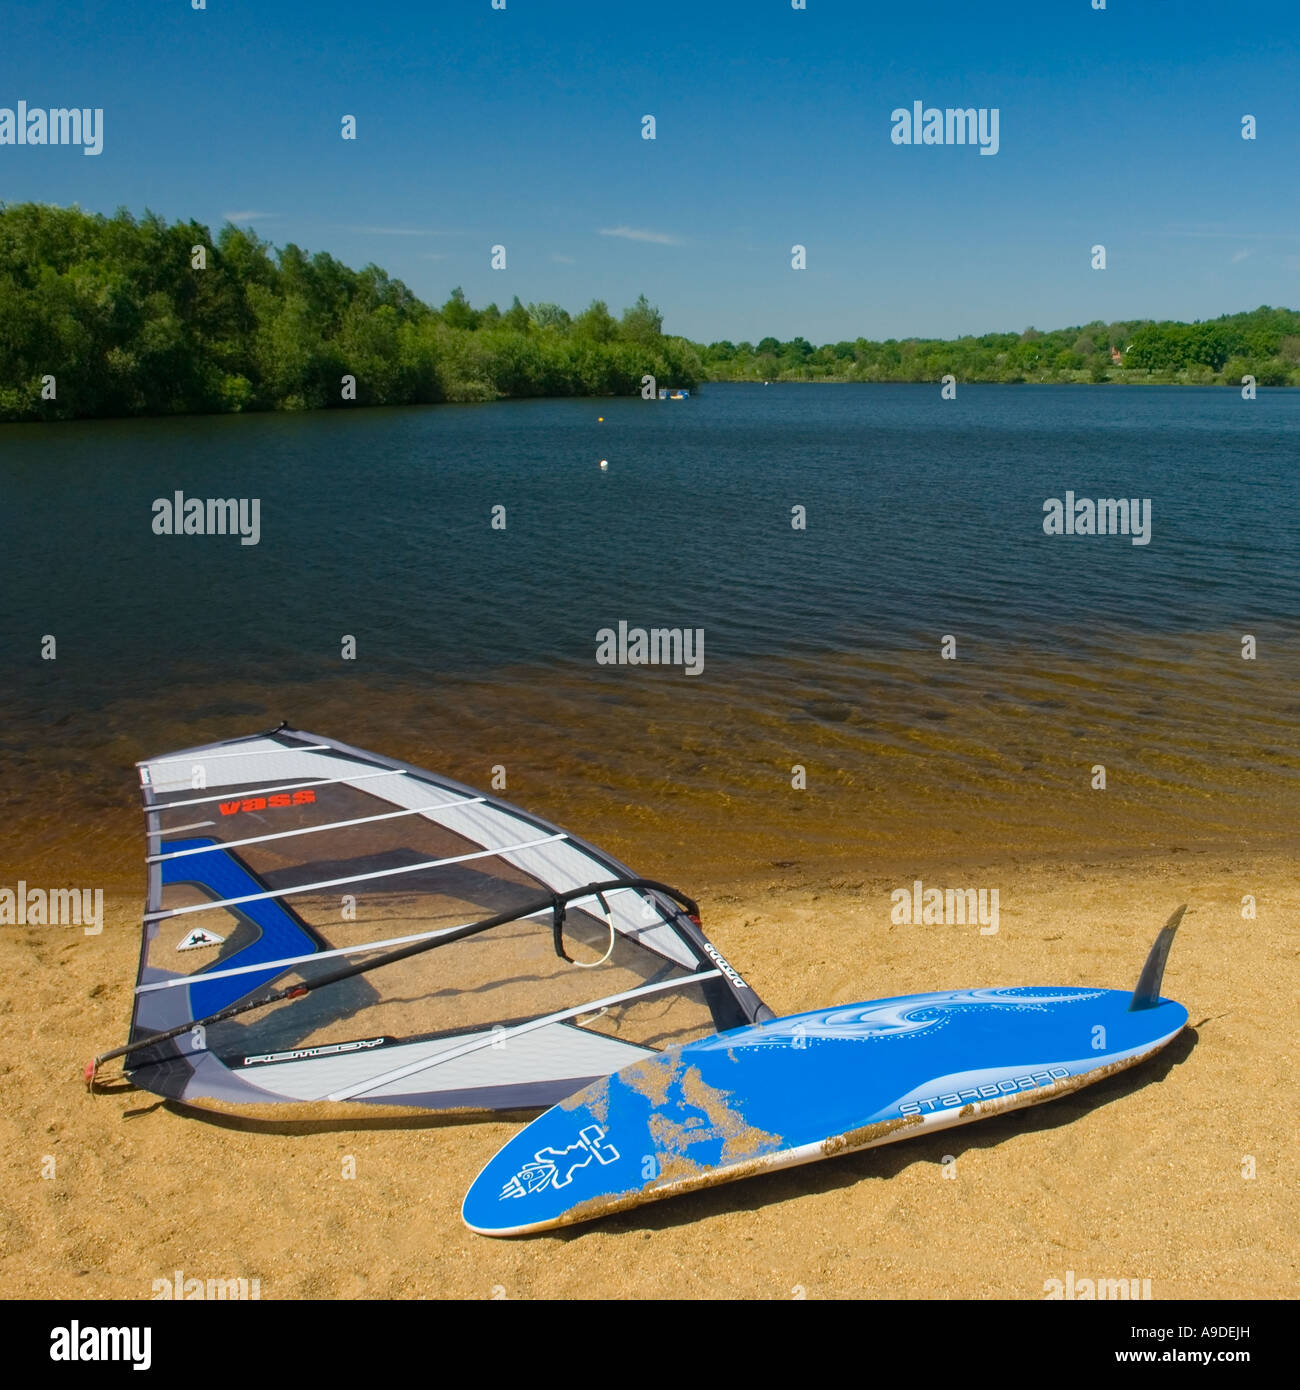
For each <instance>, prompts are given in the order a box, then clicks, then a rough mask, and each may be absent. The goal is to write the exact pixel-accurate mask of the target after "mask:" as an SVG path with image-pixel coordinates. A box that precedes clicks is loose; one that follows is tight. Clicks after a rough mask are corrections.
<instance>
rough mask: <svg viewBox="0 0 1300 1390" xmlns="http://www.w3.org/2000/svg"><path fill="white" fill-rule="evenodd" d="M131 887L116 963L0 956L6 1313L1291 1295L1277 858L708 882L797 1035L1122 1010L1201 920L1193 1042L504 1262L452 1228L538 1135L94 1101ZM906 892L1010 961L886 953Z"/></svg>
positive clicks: (1299, 1190)
mask: <svg viewBox="0 0 1300 1390" xmlns="http://www.w3.org/2000/svg"><path fill="white" fill-rule="evenodd" d="M539 809H542V808H539ZM611 848H615V849H616V850H622V849H626V846H623V845H619V846H611ZM927 856H928V857H927ZM879 862H880V861H877V864H878V863H879ZM634 863H635V864H636V865H637V867H638V868H639V869H641V871H643V872H661V871H663V870H664V868H665V865H664V864H663V863H656V862H655V859H654V857H653V856H650V857H648V856H647V855H646V854H645V853H644V852H641V853H637V854H636V856H635V858H634ZM29 877H30V878H34V877H35V876H34V875H29ZM134 877H135V875H134V874H132V875H130V876H128V877H126V878H123V877H122V874H121V873H120V872H119V873H117V874H116V875H114V876H112V877H111V878H109V879H108V880H106V881H107V885H108V892H107V901H106V918H107V921H106V926H105V929H104V931H103V933H102V934H101V935H99V936H84V935H83V934H81V933H80V932H78V931H77V930H76V929H75V928H17V927H5V928H3V929H0V1056H2V1057H3V1063H2V1064H0V1065H2V1067H3V1076H4V1082H5V1084H4V1088H3V1095H4V1105H3V1108H2V1109H0V1165H2V1167H3V1175H4V1192H5V1197H4V1201H3V1203H2V1204H0V1212H2V1215H3V1232H2V1235H3V1238H2V1239H0V1293H2V1294H3V1295H4V1296H5V1297H20V1296H28V1297H32V1296H35V1297H48V1298H66V1297H92V1298H93V1297H118V1298H140V1299H148V1298H150V1297H151V1296H152V1295H153V1289H154V1282H153V1281H154V1280H156V1279H162V1278H167V1279H170V1278H172V1277H173V1274H174V1271H176V1270H181V1271H183V1273H184V1275H185V1277H187V1278H190V1277H197V1278H201V1279H205V1280H206V1279H209V1278H215V1279H227V1278H240V1277H242V1278H247V1279H257V1280H259V1281H260V1294H261V1297H262V1298H264V1299H274V1298H309V1297H322V1298H365V1297H402V1298H493V1297H505V1298H590V1297H619V1298H645V1297H689V1298H726V1297H746V1298H793V1297H801V1296H803V1297H808V1298H827V1297H849V1298H852V1297H873V1298H891V1297H924V1298H949V1297H990V1296H994V1297H1009V1298H1031V1299H1032V1298H1042V1297H1043V1296H1044V1289H1045V1284H1046V1283H1047V1281H1050V1280H1053V1279H1059V1280H1062V1281H1064V1280H1065V1279H1066V1277H1067V1272H1068V1271H1073V1274H1074V1278H1075V1280H1076V1281H1077V1280H1079V1279H1086V1278H1094V1279H1149V1280H1150V1281H1151V1293H1152V1296H1153V1297H1155V1298H1162V1297H1186V1298H1207V1297H1211V1298H1223V1297H1249V1298H1283V1297H1295V1296H1296V1294H1297V1292H1300V1271H1298V1267H1297V1266H1298V1263H1300V1257H1298V1256H1297V1251H1296V1243H1295V1238H1294V1232H1295V1230H1296V1228H1297V1225H1298V1224H1300V1183H1298V1182H1297V1173H1296V1163H1295V1157H1294V1153H1293V1150H1294V1143H1293V1140H1294V1130H1295V1123H1296V1119H1297V1105H1296V1098H1295V1085H1294V1052H1295V1046H1296V1044H1295V1021H1296V1000H1297V997H1298V996H1300V927H1298V926H1297V923H1300V884H1297V882H1296V878H1295V873H1294V857H1293V855H1291V854H1289V853H1282V852H1278V851H1272V852H1270V853H1268V854H1265V855H1256V854H1251V853H1248V852H1246V851H1245V850H1244V849H1242V848H1240V847H1232V848H1229V849H1212V848H1205V847H1197V846H1192V847H1190V848H1183V849H1181V850H1180V849H1178V848H1176V847H1164V848H1162V849H1160V850H1152V851H1149V852H1147V853H1144V854H1142V855H1140V856H1130V857H1115V856H1106V857H1103V856H1101V855H1098V856H1096V857H1093V858H1091V859H1089V860H1086V861H1082V860H1077V859H1074V860H1071V859H1066V858H1053V857H1049V856H1047V855H1043V854H1039V855H1037V856H1033V857H1025V856H1017V855H1013V854H1011V853H1006V852H1004V853H1002V854H1001V855H1000V856H999V855H997V854H992V855H985V856H983V857H982V858H971V859H968V860H967V861H966V862H965V863H963V864H961V865H960V866H957V865H956V864H955V863H954V861H953V860H952V858H951V856H945V855H940V854H938V853H937V852H935V851H934V850H933V849H931V850H929V851H927V853H926V854H921V855H918V856H917V857H915V858H914V859H913V860H910V861H909V860H907V859H905V858H899V859H897V860H896V861H891V862H890V866H889V867H888V868H882V867H878V866H875V865H873V868H872V871H871V873H870V874H869V875H863V874H854V873H852V872H848V873H840V872H838V871H830V870H827V869H826V868H824V867H822V868H817V869H808V868H806V867H800V865H798V864H791V865H788V866H787V867H784V868H781V869H773V870H770V871H769V872H767V873H764V874H762V875H760V876H755V875H754V874H753V873H751V874H749V875H748V876H746V875H739V876H737V875H723V874H717V873H714V874H711V875H708V876H706V877H704V878H702V879H697V880H694V881H691V882H688V883H686V884H684V886H685V887H687V888H688V889H689V890H690V891H691V892H692V893H693V894H694V895H695V896H697V897H698V898H699V899H700V902H701V905H702V907H703V911H704V921H705V926H706V929H707V930H708V931H709V933H710V935H711V936H712V938H713V940H714V941H715V942H716V943H717V944H718V945H719V947H720V948H721V949H722V950H723V951H724V952H725V953H726V954H727V956H728V957H729V958H730V960H731V961H732V962H733V963H734V964H735V965H736V966H737V967H738V968H739V969H740V970H741V971H742V972H743V973H744V974H745V975H746V977H747V978H749V979H750V980H751V981H752V982H753V983H754V985H755V986H756V988H757V989H758V991H759V992H760V993H761V994H762V995H763V996H764V997H765V998H766V1000H767V1001H768V1003H769V1004H771V1006H772V1007H773V1008H774V1009H775V1010H777V1012H779V1013H784V1012H790V1011H794V1010H797V1009H801V1008H812V1007H818V1006H825V1005H831V1004H835V1003H848V1002H851V1001H854V1000H858V999H864V998H872V997H879V996H882V995H889V994H899V993H906V992H911V991H919V990H933V989H941V988H948V987H957V986H969V985H1014V984H1061V985H1083V984H1097V985H1103V986H1108V987H1124V988H1127V987H1129V986H1131V985H1132V984H1133V982H1134V981H1135V980H1136V978H1137V974H1138V971H1139V969H1140V968H1141V965H1142V961H1143V959H1144V958H1145V955H1146V952H1147V950H1148V948H1149V946H1150V944H1151V941H1152V940H1153V938H1154V936H1155V933H1156V931H1157V929H1158V928H1159V926H1160V925H1161V924H1162V923H1163V921H1164V920H1165V918H1166V917H1167V916H1168V915H1169V913H1170V911H1172V909H1173V908H1174V907H1176V906H1177V905H1178V904H1179V903H1180V902H1184V901H1185V902H1187V903H1188V904H1189V911H1188V913H1187V916H1186V918H1185V919H1184V922H1183V925H1182V928H1181V930H1180V932H1179V935H1178V939H1177V941H1176V942H1175V945H1174V950H1173V953H1172V955H1171V958H1170V963H1169V968H1168V971H1167V973H1166V977H1165V989H1164V992H1165V993H1166V994H1167V995H1168V996H1170V997H1173V998H1176V999H1178V1000H1180V1001H1181V1002H1182V1003H1184V1004H1185V1005H1186V1007H1187V1009H1188V1011H1189V1014H1190V1026H1189V1028H1188V1030H1187V1031H1186V1032H1185V1033H1184V1034H1183V1036H1182V1037H1181V1038H1179V1039H1178V1040H1176V1041H1175V1042H1174V1043H1173V1044H1171V1045H1170V1046H1169V1047H1168V1048H1167V1049H1166V1050H1165V1051H1164V1052H1163V1053H1162V1054H1160V1055H1159V1056H1158V1057H1157V1058H1156V1059H1154V1060H1153V1061H1151V1062H1148V1063H1145V1064H1143V1065H1141V1066H1139V1067H1137V1068H1135V1069H1133V1070H1131V1071H1128V1072H1125V1073H1123V1074H1121V1075H1118V1076H1116V1077H1113V1078H1111V1079H1109V1080H1107V1081H1104V1082H1101V1083H1098V1084H1097V1085H1096V1086H1093V1087H1089V1088H1087V1089H1084V1090H1082V1091H1080V1092H1078V1093H1075V1094H1072V1095H1068V1096H1065V1097H1063V1098H1061V1099H1059V1100H1056V1101H1053V1102H1051V1103H1049V1104H1046V1105H1043V1106H1041V1107H1038V1108H1035V1109H1030V1110H1028V1111H1022V1112H1018V1113H1015V1114H1011V1115H1008V1116H1002V1117H999V1118H996V1119H991V1120H987V1121H983V1122H981V1123H978V1124H975V1125H972V1126H968V1127H965V1128H962V1129H957V1130H952V1131H948V1132H945V1133H939V1134H936V1135H933V1136H926V1137H921V1138H918V1139H913V1140H909V1141H907V1142H905V1143H901V1144H898V1145H896V1146H893V1147H889V1148H885V1149H881V1150H875V1151H871V1152H866V1153H861V1154H857V1155H850V1156H848V1157H846V1158H841V1159H837V1160H833V1161H827V1162H824V1163H820V1164H816V1165H812V1166H808V1167H803V1168H797V1169H793V1170H790V1171H787V1172H784V1173H777V1174H772V1175H769V1176H764V1177H759V1178H754V1179H749V1180H747V1181H744V1182H738V1183H733V1184H730V1185H726V1186H723V1187H720V1188H717V1189H715V1190H713V1191H709V1192H705V1193H699V1194H695V1195H692V1196H688V1197H684V1198H679V1199H674V1200H670V1201H666V1202H663V1203H660V1204H658V1205H651V1206H647V1207H644V1208H641V1209H638V1210H636V1211H631V1212H627V1213H624V1214H622V1215H619V1216H615V1217H612V1218H609V1219H607V1220H605V1221H603V1222H598V1223H595V1224H591V1225H587V1226H583V1227H576V1228H571V1229H569V1230H567V1231H564V1232H561V1233H558V1234H554V1235H548V1236H541V1237H534V1238H531V1239H522V1240H513V1241H498V1240H489V1239H486V1238H483V1237H479V1236H475V1235H473V1234H471V1233H470V1232H469V1231H467V1230H466V1229H465V1228H464V1227H463V1225H462V1224H461V1222H460V1217H459V1207H460V1201H461V1198H462V1196H463V1195H464V1192H465V1190H466V1188H467V1187H468V1185H469V1183H470V1181H471V1180H472V1179H473V1177H474V1176H475V1174H476V1173H477V1172H478V1170H479V1168H480V1167H481V1166H482V1165H483V1164H484V1163H485V1162H486V1161H487V1160H488V1158H490V1157H491V1155H492V1154H493V1153H494V1152H495V1150H496V1149H497V1148H498V1147H499V1146H500V1144H501V1143H502V1142H504V1140H505V1139H506V1138H508V1137H509V1136H510V1135H511V1134H513V1133H514V1132H515V1131H516V1129H517V1128H518V1125H519V1124H520V1122H521V1120H522V1119H523V1118H526V1117H522V1116H507V1117H502V1116H493V1117H487V1118H482V1117H468V1118H467V1117H460V1116H457V1117H450V1118H447V1117H427V1116H426V1117H397V1118H380V1119H375V1120H373V1121H371V1122H370V1123H368V1124H367V1123H357V1122H356V1121H331V1120H326V1119H299V1120H293V1121H286V1120H285V1119H283V1118H272V1119H267V1120H262V1121H255V1122H247V1121H232V1120H230V1119H227V1118H213V1117H210V1116H203V1115H200V1114H198V1113H197V1112H194V1111H185V1110H182V1109H180V1108H177V1107H173V1106H170V1105H167V1104H164V1103H162V1102H160V1101H159V1100H158V1099H157V1098H156V1097H153V1096H151V1095H148V1094H145V1093H141V1092H135V1091H131V1090H128V1089H123V1088H120V1087H119V1088H111V1087H110V1089H109V1092H108V1093H107V1094H100V1095H96V1096H93V1097H92V1096H91V1095H89V1094H88V1093H87V1091H86V1089H85V1087H84V1086H83V1085H82V1084H81V1080H80V1074H81V1068H82V1066H83V1065H84V1063H85V1061H86V1060H87V1059H88V1058H89V1057H90V1056H91V1055H92V1054H94V1053H96V1052H98V1051H101V1050H103V1049H105V1048H107V1047H109V1046H113V1045H116V1044H117V1043H119V1042H120V1041H122V1040H123V1039H124V1037H125V1031H126V1021H127V1017H128V1014H129V1007H130V993H131V984H132V982H133V979H134V973H135V965H136V955H137V951H138V941H139V913H140V908H141V896H140V893H139V891H138V889H137V887H136V886H135V884H134V882H133V879H134ZM913 877H921V878H923V879H924V880H925V882H926V883H927V884H934V885H947V886H956V885H963V886H964V885H974V886H982V887H989V888H997V889H998V890H999V902H1000V914H999V930H998V932H997V934H996V935H987V936H982V935H980V934H979V932H978V930H977V929H976V928H973V927H960V926H906V925H894V924H891V921H890V891H891V889H894V888H899V887H906V886H909V885H910V884H911V882H912V879H913ZM1245 894H1250V895H1253V896H1254V897H1255V898H1256V900H1257V903H1258V919H1257V920H1255V921H1248V920H1243V919H1242V916H1241V911H1242V907H1241V903H1242V897H1243V895H1245ZM950 1155H951V1156H954V1157H955V1159H956V1162H955V1166H951V1167H950V1171H952V1172H953V1173H954V1174H955V1176H952V1177H948V1178H945V1177H944V1176H943V1173H944V1167H943V1164H944V1160H945V1158H946V1157H947V1156H950ZM349 1159H351V1160H354V1162H355V1172H356V1176H355V1177H354V1178H345V1177H344V1176H343V1173H344V1171H345V1169H346V1168H347V1166H348V1160H349ZM51 1160H52V1164H53V1176H52V1177H43V1176H42V1170H43V1169H44V1170H45V1171H47V1172H48V1171H50V1166H51V1164H50V1161H51ZM1250 1160H1253V1164H1254V1171H1255V1174H1256V1176H1254V1177H1253V1178H1247V1177H1244V1176H1243V1172H1244V1171H1245V1170H1246V1169H1247V1168H1248V1167H1249V1161H1250Z"/></svg>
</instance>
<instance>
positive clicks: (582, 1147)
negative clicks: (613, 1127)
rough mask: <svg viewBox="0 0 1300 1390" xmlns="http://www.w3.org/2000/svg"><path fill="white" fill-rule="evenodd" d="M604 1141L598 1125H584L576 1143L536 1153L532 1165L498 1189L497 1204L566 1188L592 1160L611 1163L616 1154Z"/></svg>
mask: <svg viewBox="0 0 1300 1390" xmlns="http://www.w3.org/2000/svg"><path fill="white" fill-rule="evenodd" d="M604 1141H605V1131H604V1130H603V1129H602V1128H601V1127H600V1126H599V1125H588V1126H587V1127H586V1129H584V1130H582V1131H581V1132H580V1133H579V1135H578V1141H577V1143H575V1144H570V1145H569V1146H568V1147H567V1148H563V1149H555V1148H552V1147H551V1146H550V1145H549V1144H548V1145H547V1146H546V1147H545V1148H543V1149H538V1150H537V1152H536V1153H535V1154H534V1155H533V1157H532V1161H531V1162H530V1163H525V1164H524V1166H523V1167H522V1168H521V1169H520V1170H519V1171H518V1172H517V1173H516V1174H515V1175H514V1177H513V1178H511V1179H510V1181H509V1182H508V1183H506V1185H505V1186H504V1187H503V1188H502V1189H501V1196H500V1197H498V1198H497V1201H499V1202H504V1201H505V1200H506V1198H507V1197H525V1196H527V1195H528V1194H529V1193H531V1192H544V1191H545V1190H546V1189H547V1188H548V1187H568V1185H569V1184H570V1183H571V1182H572V1181H573V1175H574V1173H576V1172H577V1171H578V1169H579V1168H585V1167H586V1166H587V1164H589V1163H590V1162H591V1160H592V1159H593V1158H594V1159H595V1160H596V1162H597V1163H613V1162H614V1160H615V1159H616V1158H617V1157H618V1150H617V1149H616V1148H615V1147H614V1146H613V1144H607V1143H605V1142H604Z"/></svg>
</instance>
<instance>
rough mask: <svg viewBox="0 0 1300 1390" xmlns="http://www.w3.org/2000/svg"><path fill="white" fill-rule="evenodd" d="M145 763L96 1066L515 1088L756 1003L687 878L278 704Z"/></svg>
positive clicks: (445, 1091)
mask: <svg viewBox="0 0 1300 1390" xmlns="http://www.w3.org/2000/svg"><path fill="white" fill-rule="evenodd" d="M138 766H139V772H140V786H141V794H142V797H143V801H144V811H145V818H146V834H147V841H148V892H147V896H146V903H145V913H144V936H143V942H142V948H141V954H140V967H139V973H138V977H137V981H136V988H135V1002H134V1008H133V1011H132V1015H131V1031H130V1035H129V1041H128V1042H127V1044H126V1046H125V1047H121V1048H116V1049H114V1050H113V1051H111V1052H108V1053H105V1054H103V1056H102V1057H100V1058H97V1059H96V1062H95V1063H94V1064H92V1069H91V1071H90V1074H91V1075H92V1076H93V1067H95V1066H97V1065H98V1064H99V1063H101V1062H103V1061H105V1060H107V1059H108V1058H112V1057H118V1056H120V1057H122V1058H123V1067H124V1070H125V1073H126V1075H127V1076H128V1077H129V1078H130V1080H131V1081H132V1082H134V1083H135V1084H136V1085H137V1086H140V1087H143V1088H144V1089H146V1090H149V1091H153V1092H155V1093H157V1094H159V1095H163V1096H168V1097H171V1098H173V1099H176V1100H183V1101H201V1100H217V1101H224V1102H230V1103H234V1104H244V1103H256V1102H284V1101H358V1102H371V1103H378V1104H385V1105H410V1106H421V1107H426V1108H430V1109H459V1108H471V1109H511V1108H515V1107H525V1106H528V1107H531V1106H539V1105H551V1104H554V1103H555V1102H556V1101H558V1100H561V1099H563V1098H564V1097H566V1096H568V1095H571V1094H573V1093H574V1092H575V1091H578V1090H580V1089H581V1088H582V1087H583V1086H585V1085H588V1084H589V1083H590V1082H592V1081H594V1080H597V1079H598V1078H600V1077H601V1076H605V1075H608V1074H609V1073H611V1072H613V1071H617V1070H618V1069H619V1068H620V1067H623V1066H626V1065H627V1064H628V1063H630V1062H633V1061H637V1060H639V1059H641V1058H645V1057H648V1056H651V1055H653V1054H654V1053H656V1052H659V1051H662V1050H663V1049H665V1048H668V1047H673V1046H678V1045H680V1044H682V1043H685V1042H689V1041H692V1040H693V1039H695V1038H698V1037H702V1036H705V1035H707V1034H709V1033H713V1032H718V1031H722V1030H725V1029H728V1028H734V1027H739V1026H741V1025H743V1024H746V1023H752V1022H755V1021H760V1020H761V1019H763V1018H768V1017H771V1011H770V1010H768V1009H767V1008H766V1006H765V1005H764V1004H763V1003H762V1001H761V1000H760V999H759V998H758V997H757V995H755V993H754V992H753V990H752V989H750V988H749V986H748V985H747V984H746V982H745V981H744V980H743V979H742V978H741V977H740V975H739V974H738V973H737V972H736V971H735V970H734V969H733V968H732V967H731V966H730V965H729V964H728V963H727V962H726V960H724V959H723V957H722V956H721V954H720V953H719V952H718V951H717V949H716V948H715V947H714V946H713V945H712V944H711V943H710V942H709V941H708V940H707V939H706V937H705V935H704V933H703V931H702V929H701V927H700V925H699V921H698V913H697V910H696V908H695V904H694V903H693V902H692V901H691V900H690V899H689V898H687V897H686V896H685V895H684V894H682V893H680V892H678V891H677V890H676V889H672V888H669V887H668V886H667V885H665V884H660V883H657V882H654V881H652V880H648V879H640V878H638V877H636V875H635V874H633V873H632V871H631V870H630V869H628V868H627V867H626V866H625V865H623V864H621V863H619V862H618V861H617V860H615V859H612V858H610V857H609V856H608V855H606V854H604V853H602V852H601V851H600V850H598V849H596V848H595V847H594V846H592V845H590V844H588V843H586V842H585V841H583V840H581V839H579V838H578V837H576V836H574V835H570V834H568V833H567V832H566V831H564V830H562V829H560V828H559V827H558V826H555V825H551V824H549V823H548V822H546V821H543V820H540V819H538V818H537V817H536V816H533V815H530V814H529V813H528V812H526V811H522V810H520V809H519V808H518V807H517V806H512V805H510V804H509V803H508V802H506V801H503V800H501V799H500V798H498V797H496V796H492V795H489V794H487V793H484V792H481V791H476V790H474V789H473V788H471V787H468V786H464V785H462V784H461V783H458V782H454V781H452V780H450V779H448V778H445V777H440V776H437V775H435V774H434V773H431V772H426V771H424V770H422V769H420V768H417V767H413V766H411V765H409V764H407V763H401V762H397V761H394V760H393V759H390V758H386V757H382V756H380V755H378V754H375V753H368V752H365V751H364V750H362V749H358V748H353V747H350V746H348V745H347V744H343V743H339V742H337V741H335V740H333V739H330V738H323V737H319V736H317V735H315V734H307V733H303V732H301V731H299V730H295V729H290V728H288V727H287V726H281V727H280V728H279V729H276V730H273V731H271V732H270V733H266V734H258V735H253V736H251V737H247V738H239V739H233V740H230V741H228V742H224V743H214V744H207V745H204V746H202V747H196V748H189V749H184V750H182V751H180V752H176V753H168V754H166V755H163V756H161V757H157V758H150V759H148V760H146V761H145V762H142V763H140V764H139V765H138Z"/></svg>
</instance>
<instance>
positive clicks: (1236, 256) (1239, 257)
mask: <svg viewBox="0 0 1300 1390" xmlns="http://www.w3.org/2000/svg"><path fill="white" fill-rule="evenodd" d="M1254 254H1255V252H1254V251H1253V250H1251V251H1234V252H1233V253H1232V263H1233V265H1236V264H1237V262H1238V261H1244V260H1245V259H1246V257H1247V256H1253V255H1254Z"/></svg>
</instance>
